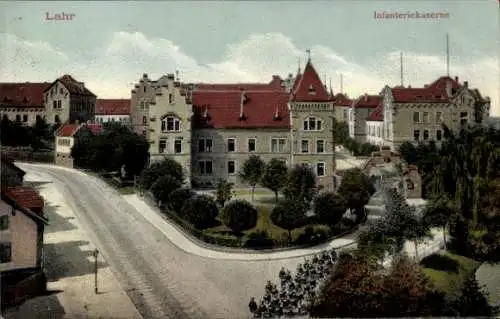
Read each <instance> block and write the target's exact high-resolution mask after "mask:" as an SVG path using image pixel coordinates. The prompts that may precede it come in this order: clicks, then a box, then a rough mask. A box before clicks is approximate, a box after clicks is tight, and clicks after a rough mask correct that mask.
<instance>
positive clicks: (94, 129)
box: [84, 123, 103, 135]
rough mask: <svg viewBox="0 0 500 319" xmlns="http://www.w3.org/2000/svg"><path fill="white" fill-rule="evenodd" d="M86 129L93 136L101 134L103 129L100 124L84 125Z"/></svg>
mask: <svg viewBox="0 0 500 319" xmlns="http://www.w3.org/2000/svg"><path fill="white" fill-rule="evenodd" d="M84 125H85V127H86V128H88V129H89V131H91V132H92V134H94V135H98V134H101V132H102V130H103V128H102V125H101V124H98V123H91V124H84Z"/></svg>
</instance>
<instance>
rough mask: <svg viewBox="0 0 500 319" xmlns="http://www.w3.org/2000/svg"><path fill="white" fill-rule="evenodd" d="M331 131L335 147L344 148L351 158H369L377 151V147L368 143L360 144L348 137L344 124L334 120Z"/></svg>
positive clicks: (347, 129) (347, 130)
mask: <svg viewBox="0 0 500 319" xmlns="http://www.w3.org/2000/svg"><path fill="white" fill-rule="evenodd" d="M333 131H334V132H335V134H334V141H335V145H342V146H344V147H345V148H346V149H347V150H348V151H349V152H350V153H351V154H352V155H353V156H370V155H371V154H372V153H373V152H376V151H378V146H376V145H373V144H370V143H360V142H358V141H356V140H355V139H353V138H351V137H350V136H349V127H348V126H347V123H346V122H338V121H335V120H334V123H333Z"/></svg>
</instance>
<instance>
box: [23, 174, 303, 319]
mask: <svg viewBox="0 0 500 319" xmlns="http://www.w3.org/2000/svg"><path fill="white" fill-rule="evenodd" d="M19 166H20V167H21V168H23V169H24V170H26V171H27V172H28V173H31V174H36V175H39V176H43V177H44V178H46V180H47V181H48V182H52V183H54V184H55V186H56V188H57V189H58V191H59V192H60V193H61V194H62V195H63V196H64V198H65V199H66V202H67V204H68V205H69V206H70V207H71V209H72V210H73V211H74V212H75V215H76V216H77V218H78V219H79V220H80V222H81V224H82V226H83V227H84V228H86V229H87V230H88V232H89V234H90V235H89V236H91V237H92V238H91V240H92V241H93V242H95V243H96V245H97V246H98V248H99V249H100V250H101V252H102V254H103V256H104V258H105V259H106V261H107V262H108V263H110V265H111V267H112V269H113V270H114V271H115V274H116V276H117V277H118V279H119V280H120V282H121V283H122V286H123V287H124V289H125V290H126V291H127V292H128V293H129V295H130V297H131V299H132V300H133V302H134V304H135V305H136V306H137V308H138V310H139V312H141V314H142V315H143V316H144V318H217V319H219V318H220V319H222V318H248V310H247V304H248V300H249V298H250V297H251V296H255V297H260V296H262V294H263V288H264V284H265V282H266V281H267V280H273V281H275V280H276V279H277V278H276V277H277V273H278V271H279V269H280V268H281V267H282V266H285V267H289V268H290V269H291V270H292V269H295V268H296V266H297V264H298V263H300V262H302V261H303V260H304V259H303V258H302V257H298V258H293V259H286V260H270V261H236V260H215V259H208V258H204V257H199V256H194V255H190V254H188V253H186V252H184V251H182V250H181V249H179V248H178V247H177V246H175V245H174V244H173V243H171V242H170V241H169V240H168V239H167V237H166V236H165V235H164V234H163V233H161V232H160V231H159V230H158V229H157V228H156V227H155V226H154V225H152V224H151V223H149V222H148V221H147V220H146V219H145V218H144V217H143V216H142V215H141V213H140V212H138V211H137V210H135V209H134V208H133V207H132V206H131V205H129V204H128V203H127V202H125V201H124V200H123V198H122V197H121V196H119V195H118V194H117V192H116V191H114V190H112V189H110V188H109V187H108V186H107V185H106V184H105V183H104V182H103V181H100V180H99V179H97V178H94V177H91V176H88V175H84V174H81V173H78V172H75V171H69V170H61V169H58V168H55V167H51V166H38V165H36V166H35V165H29V164H19Z"/></svg>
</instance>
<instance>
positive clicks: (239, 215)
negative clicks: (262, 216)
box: [220, 200, 258, 236]
mask: <svg viewBox="0 0 500 319" xmlns="http://www.w3.org/2000/svg"><path fill="white" fill-rule="evenodd" d="M257 215H258V213H257V209H255V207H253V206H252V204H250V203H249V202H247V201H245V200H234V201H232V202H229V203H228V204H227V205H226V206H225V207H224V208H223V209H222V214H221V216H220V217H221V220H222V222H223V223H224V225H226V226H227V227H229V228H231V229H232V230H233V232H234V233H235V234H237V235H238V236H239V235H241V232H242V231H243V230H247V229H250V228H254V227H255V225H256V224H257Z"/></svg>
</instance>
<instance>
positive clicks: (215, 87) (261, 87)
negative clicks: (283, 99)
mask: <svg viewBox="0 0 500 319" xmlns="http://www.w3.org/2000/svg"><path fill="white" fill-rule="evenodd" d="M282 83H283V80H282V79H281V77H280V76H278V75H273V79H272V80H271V82H269V83H195V84H194V86H195V90H196V91H198V90H203V91H241V90H245V91H283V87H282Z"/></svg>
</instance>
